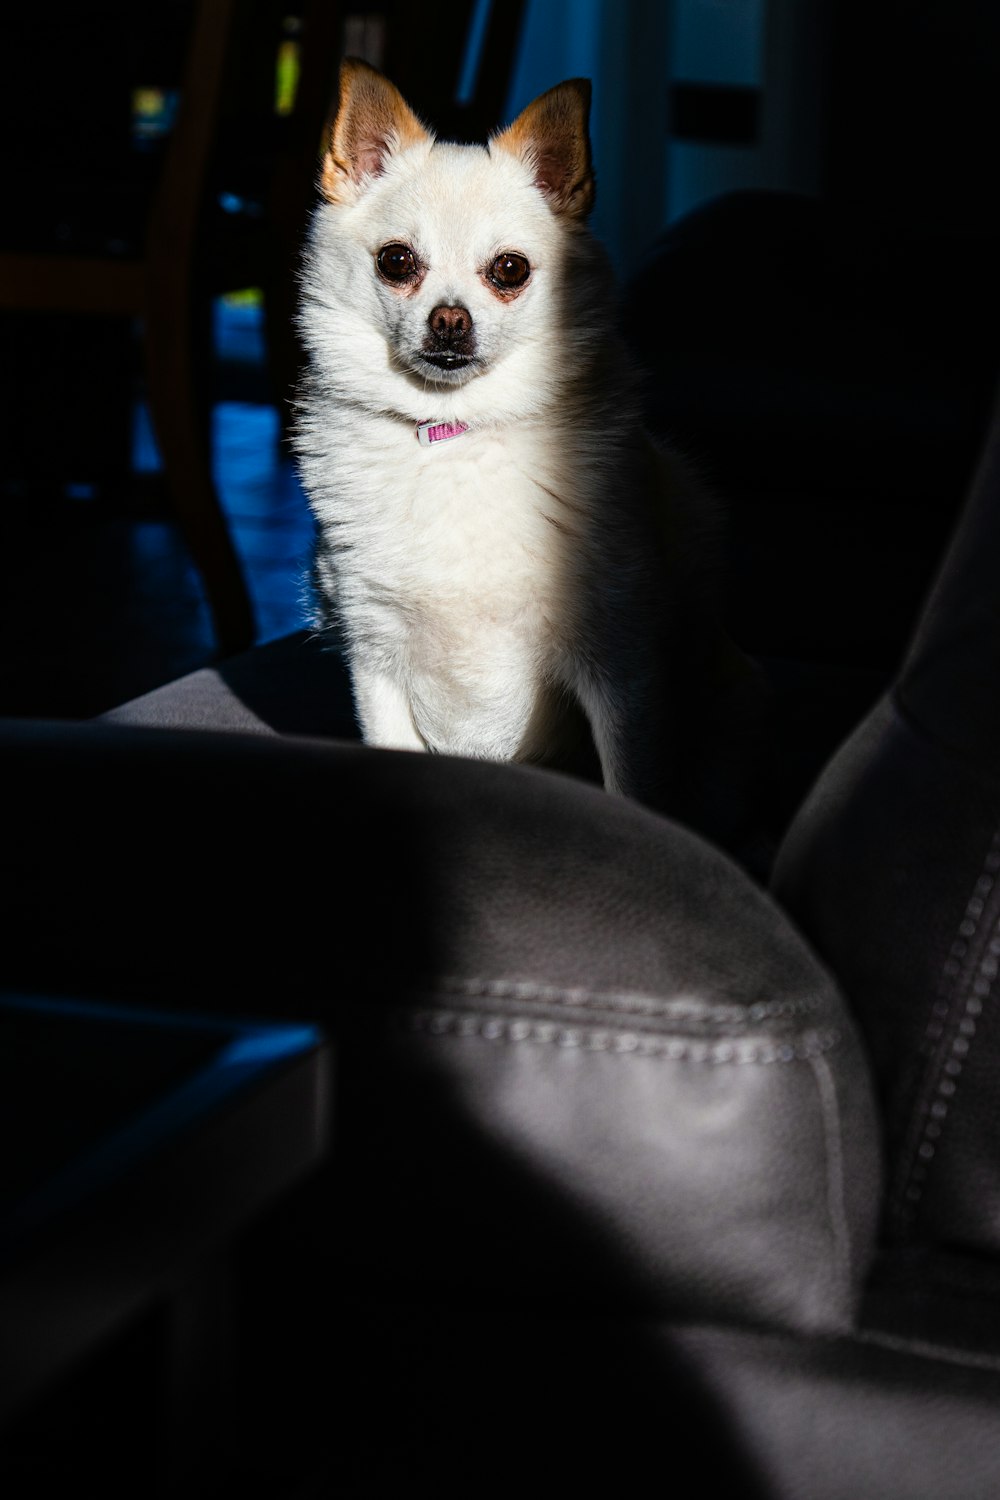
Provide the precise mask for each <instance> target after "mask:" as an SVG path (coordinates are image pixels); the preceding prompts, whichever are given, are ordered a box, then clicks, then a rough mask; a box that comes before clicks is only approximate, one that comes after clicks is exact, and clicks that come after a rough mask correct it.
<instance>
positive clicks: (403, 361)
mask: <svg viewBox="0 0 1000 1500" xmlns="http://www.w3.org/2000/svg"><path fill="white" fill-rule="evenodd" d="M589 106H590V86H589V84H588V83H587V82H586V81H585V80H581V79H571V80H570V81H568V82H566V83H561V84H559V85H558V86H557V87H555V88H552V89H550V90H549V91H548V92H547V93H544V94H542V95H541V96H540V97H539V98H538V99H536V100H535V101H534V103H532V104H530V105H529V106H528V107H527V109H525V110H524V112H523V113H522V114H521V115H519V117H518V118H517V119H516V120H515V121H514V123H513V124H512V125H510V126H509V127H508V128H507V129H505V130H503V131H502V132H501V133H499V134H496V135H494V136H492V137H491V139H490V140H489V143H488V144H487V145H483V146H476V145H473V146H466V145H461V146H459V145H449V144H444V143H442V142H439V141H438V140H436V139H435V137H434V135H433V134H432V133H431V132H430V131H429V130H428V129H427V128H426V127H425V126H424V125H423V124H422V122H421V121H420V120H419V119H418V118H417V117H416V115H415V114H414V113H413V111H412V110H411V109H410V107H409V106H408V105H407V103H406V102H405V100H404V99H403V97H402V95H401V94H400V93H399V91H398V90H397V89H396V88H395V86H394V85H393V84H392V83H391V82H389V80H388V79H386V78H385V77H383V76H382V74H381V73H379V72H378V71H376V70H375V69H374V68H372V67H370V66H369V65H368V64H366V63H364V62H361V61H358V60H356V59H347V60H346V61H344V62H343V63H342V66H341V73H340V95H339V105H338V107H337V110H336V114H335V117H334V119H333V124H332V126H331V128H330V132H329V139H328V144H327V150H326V154H325V158H324V160H323V164H322V168H321V176H320V188H321V193H322V199H323V201H322V202H321V203H320V204H319V206H318V208H317V210H316V213H315V217H314V220H313V223H312V226H311V231H310V235H309V240H308V244H307V248H306V253H305V257H304V263H303V273H302V303H301V313H300V330H301V334H302V337H303V340H304V343H305V345H306V350H307V354H308V356H309V366H310V368H309V373H308V375H307V377H306V380H305V383H304V386H303V390H302V392H301V396H300V403H299V413H298V422H297V430H296V436H295V440H294V441H295V445H296V452H297V456H298V460H299V466H300V472H301V476H302V480H303V484H304V487H305V490H306V493H307V495H308V497H309V502H310V505H311V507H312V509H313V511H314V514H315V517H316V521H317V545H316V552H315V557H314V563H313V585H314V591H315V596H316V599H317V601H318V618H317V621H316V623H317V626H318V627H319V628H320V629H321V630H323V631H330V632H335V633H336V636H337V638H338V639H339V641H340V643H341V645H342V647H343V649H344V652H345V655H346V658H347V661H348V664H349V668H350V673H351V681H352V686H353V692H354V698H355V705H356V711H357V716H358V720H359V723H360V727H361V732H362V736H363V739H364V740H365V741H366V742H367V743H368V744H371V745H378V746H387V747H397V748H400V747H401V748H407V749H411V750H430V751H437V752H442V753H447V754H451V755H461V756H473V757H479V758H485V759H494V760H516V761H533V762H539V763H543V764H547V765H553V766H557V767H558V766H561V767H569V768H575V767H576V766H577V765H578V764H582V763H583V762H579V761H578V760H575V759H574V755H575V750H574V746H575V745H576V744H577V743H578V742H577V740H576V738H575V737H574V728H577V729H578V728H580V727H582V728H583V729H584V732H585V735H586V743H587V753H589V754H590V755H591V757H592V759H593V763H594V767H595V771H596V774H597V775H598V776H599V778H600V779H602V780H603V784H604V785H605V787H606V788H607V789H608V790H609V791H611V792H614V793H618V794H621V795H624V796H628V797H632V798H635V799H636V800H638V801H641V802H643V803H645V804H648V805H650V806H653V807H655V808H658V809H660V810H662V811H669V812H671V813H673V814H676V815H679V816H685V815H686V813H687V804H686V800H685V799H686V795H687V793H688V792H689V791H690V786H689V783H690V781H691V774H692V772H693V774H694V776H695V779H698V776H699V773H700V772H701V771H702V770H703V765H702V761H703V752H704V747H705V744H706V742H707V741H706V737H708V738H711V737H712V736H714V735H717V734H718V733H720V732H725V731H724V730H720V724H721V723H722V719H720V715H719V712H718V704H719V703H720V702H721V701H723V700H724V699H728V697H729V690H730V684H734V685H737V684H739V683H740V682H742V681H743V679H744V676H745V668H746V665H747V664H746V662H745V659H744V658H743V657H742V656H741V655H740V653H739V652H738V651H736V649H735V648H733V647H732V646H731V645H730V643H729V641H728V639H727V637H726V636H725V634H724V633H723V632H722V631H721V629H720V627H719V625H718V623H717V617H718V611H717V607H716V601H715V598H714V592H713V585H712V582H711V579H712V575H713V564H712V561H711V558H712V553H713V547H712V530H713V523H712V519H711V511H712V507H711V506H710V505H709V503H708V501H707V500H706V498H705V496H704V495H703V494H702V493H701V492H700V489H699V486H698V485H697V484H696V483H695V482H694V481H693V479H692V476H691V474H690V473H689V472H688V471H687V468H686V466H685V464H684V463H682V462H681V461H680V459H679V458H678V457H677V456H675V455H673V454H672V453H670V452H668V451H663V450H662V449H660V448H657V447H656V446H654V444H653V443H652V442H651V440H650V438H649V437H648V436H647V434H646V432H645V431H644V429H643V426H642V421H641V418H640V390H639V386H638V383H637V378H636V375H635V373H634V372H633V370H632V369H631V367H630V364H629V361H628V359H627V357H626V354H625V351H624V346H623V345H622V343H621V342H620V340H619V338H618V336H617V334H616V331H615V327H614V290H613V278H612V275H611V271H610V267H609V264H608V261H607V258H606V256H605V254H604V252H603V250H602V248H601V247H600V245H599V244H598V242H597V240H596V239H595V238H594V236H593V235H592V234H591V233H590V232H589V230H588V229H587V227H586V218H587V214H588V211H589V210H590V208H591V205H592V204H593V201H594V173H593V169H592V165H591V155H590V142H589V136H588V114H589ZM588 727H589V734H586V730H587V728H588ZM595 751H596V758H594V752H595ZM598 767H599V769H598Z"/></svg>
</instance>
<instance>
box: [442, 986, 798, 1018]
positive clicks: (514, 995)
mask: <svg viewBox="0 0 1000 1500" xmlns="http://www.w3.org/2000/svg"><path fill="white" fill-rule="evenodd" d="M428 988H429V989H432V990H438V991H440V990H443V991H444V992H445V993H446V994H450V995H464V996H467V997H468V998H469V999H473V1000H525V1001H529V1002H531V1001H534V1002H536V1003H541V1004H545V1005H556V1006H568V1007H572V1008H573V1009H574V1010H612V1009H613V1010H618V1011H622V1012H624V1013H625V1014H626V1015H641V1016H673V1015H676V1013H677V1012H678V1011H679V1010H686V1011H688V1012H689V1013H690V1014H691V1016H692V1017H694V1018H696V1019H697V1020H699V1021H711V1022H718V1023H729V1022H732V1021H733V1020H738V1021H744V1020H748V1021H754V1022H759V1021H773V1020H779V1019H783V1018H794V1017H797V1016H808V1015H814V1014H815V1013H816V1012H817V1011H818V1010H819V1008H820V1006H819V1002H818V1001H816V1000H814V999H811V998H809V997H803V998H802V999H798V1000H753V1001H750V1002H748V1003H746V1004H743V1003H740V1002H739V1001H735V1000H733V1001H728V1002H724V1003H723V1004H717V1005H702V1004H701V1003H699V1002H692V1001H690V1000H685V999H683V998H677V999H673V1000H666V999H658V998H654V997H653V996H651V995H641V994H639V993H638V992H636V991H623V990H607V991H600V990H596V991H595V990H585V989H568V988H565V987H563V986H560V985H553V984H541V983H538V982H537V981H535V980H530V979H526V980H507V979H475V978H473V979H457V978H450V977H447V976H445V977H444V978H442V979H438V980H436V981H435V982H434V984H433V985H428Z"/></svg>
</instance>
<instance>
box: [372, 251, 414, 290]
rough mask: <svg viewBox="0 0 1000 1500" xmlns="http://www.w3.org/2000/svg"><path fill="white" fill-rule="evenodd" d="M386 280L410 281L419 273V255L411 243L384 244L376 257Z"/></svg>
mask: <svg viewBox="0 0 1000 1500" xmlns="http://www.w3.org/2000/svg"><path fill="white" fill-rule="evenodd" d="M375 264H376V265H377V266H378V268H379V270H380V271H381V273H382V275H383V276H384V277H385V279H386V281H409V280H410V279H411V278H412V277H414V276H416V274H417V269H418V268H417V257H416V256H415V255H414V253H413V251H412V250H411V249H410V247H409V245H397V244H392V245H383V247H382V249H381V250H380V251H379V253H378V255H377V256H376V257H375Z"/></svg>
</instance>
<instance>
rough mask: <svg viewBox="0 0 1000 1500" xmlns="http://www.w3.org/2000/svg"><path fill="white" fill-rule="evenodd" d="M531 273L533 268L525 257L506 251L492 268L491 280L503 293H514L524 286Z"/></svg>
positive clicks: (499, 256)
mask: <svg viewBox="0 0 1000 1500" xmlns="http://www.w3.org/2000/svg"><path fill="white" fill-rule="evenodd" d="M530 271H531V267H530V266H529V265H528V262H527V261H526V260H525V258H524V256H523V255H515V254H514V252H513V251H512V250H505V251H504V252H503V254H502V255H498V256H497V258H496V260H495V261H494V262H493V264H492V265H491V266H490V269H489V278H490V280H491V281H492V283H493V285H494V286H498V287H499V288H500V289H501V291H504V292H512V291H514V290H515V289H516V288H517V287H519V286H523V285H524V283H525V282H526V281H527V279H528V275H529V273H530Z"/></svg>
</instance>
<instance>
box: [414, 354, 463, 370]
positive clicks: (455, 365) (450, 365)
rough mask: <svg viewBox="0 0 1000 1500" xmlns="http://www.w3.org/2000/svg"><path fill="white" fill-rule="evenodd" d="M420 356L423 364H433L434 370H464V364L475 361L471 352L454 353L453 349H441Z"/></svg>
mask: <svg viewBox="0 0 1000 1500" xmlns="http://www.w3.org/2000/svg"><path fill="white" fill-rule="evenodd" d="M420 358H421V359H422V360H423V362H424V364H428V365H433V366H434V368H435V369H436V370H464V369H465V367H466V365H471V364H473V363H474V362H475V356H474V355H472V354H456V353H455V351H454V350H453V349H442V350H440V351H439V352H435V353H433V354H421V356H420Z"/></svg>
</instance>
